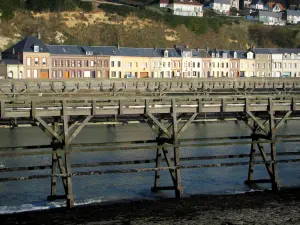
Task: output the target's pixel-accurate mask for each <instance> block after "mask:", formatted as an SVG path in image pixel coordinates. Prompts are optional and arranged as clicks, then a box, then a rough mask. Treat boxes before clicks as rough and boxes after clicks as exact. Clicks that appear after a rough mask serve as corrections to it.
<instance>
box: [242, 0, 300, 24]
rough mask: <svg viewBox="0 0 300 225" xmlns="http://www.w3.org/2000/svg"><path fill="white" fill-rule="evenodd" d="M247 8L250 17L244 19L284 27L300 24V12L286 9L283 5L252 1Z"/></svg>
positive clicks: (258, 0)
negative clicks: (248, 8)
mask: <svg viewBox="0 0 300 225" xmlns="http://www.w3.org/2000/svg"><path fill="white" fill-rule="evenodd" d="M249 7H250V9H251V11H250V15H249V16H247V17H246V19H248V20H257V21H260V22H262V23H263V24H265V25H279V26H284V25H286V24H298V23H299V22H300V11H299V10H290V9H286V6H285V5H284V4H283V3H279V2H264V1H263V0H253V1H252V3H251V4H250V5H249Z"/></svg>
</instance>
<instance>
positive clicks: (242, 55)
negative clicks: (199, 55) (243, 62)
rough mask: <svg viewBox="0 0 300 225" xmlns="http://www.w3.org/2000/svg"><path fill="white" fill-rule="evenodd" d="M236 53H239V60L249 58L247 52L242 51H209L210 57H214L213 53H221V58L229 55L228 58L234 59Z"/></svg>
mask: <svg viewBox="0 0 300 225" xmlns="http://www.w3.org/2000/svg"><path fill="white" fill-rule="evenodd" d="M234 52H236V53H237V59H245V58H247V56H246V53H247V51H242V50H230V51H229V50H211V51H208V54H209V55H210V57H211V56H212V53H219V54H220V58H223V53H227V58H234Z"/></svg>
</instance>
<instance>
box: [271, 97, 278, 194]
mask: <svg viewBox="0 0 300 225" xmlns="http://www.w3.org/2000/svg"><path fill="white" fill-rule="evenodd" d="M269 121H270V122H269V136H270V140H271V141H272V142H271V144H270V145H271V160H272V172H273V177H272V190H273V191H276V190H278V172H277V162H276V160H277V157H276V128H275V120H274V111H273V102H272V98H269Z"/></svg>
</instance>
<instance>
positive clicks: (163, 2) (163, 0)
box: [159, 0, 170, 4]
mask: <svg viewBox="0 0 300 225" xmlns="http://www.w3.org/2000/svg"><path fill="white" fill-rule="evenodd" d="M169 2H170V1H169V0H160V2H159V3H160V4H169Z"/></svg>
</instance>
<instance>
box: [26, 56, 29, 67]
mask: <svg viewBox="0 0 300 225" xmlns="http://www.w3.org/2000/svg"><path fill="white" fill-rule="evenodd" d="M26 61H27V66H30V58H27V60H26Z"/></svg>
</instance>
